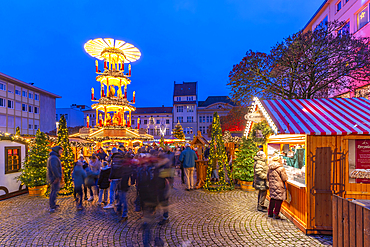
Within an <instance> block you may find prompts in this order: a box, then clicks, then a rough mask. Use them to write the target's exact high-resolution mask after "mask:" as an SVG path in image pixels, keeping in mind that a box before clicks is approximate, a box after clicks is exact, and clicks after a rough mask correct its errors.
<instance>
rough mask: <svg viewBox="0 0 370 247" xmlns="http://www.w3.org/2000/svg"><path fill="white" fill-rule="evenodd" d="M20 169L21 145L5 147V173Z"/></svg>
mask: <svg viewBox="0 0 370 247" xmlns="http://www.w3.org/2000/svg"><path fill="white" fill-rule="evenodd" d="M20 169H21V147H5V174H8V173H14V172H18V171H19V170H20Z"/></svg>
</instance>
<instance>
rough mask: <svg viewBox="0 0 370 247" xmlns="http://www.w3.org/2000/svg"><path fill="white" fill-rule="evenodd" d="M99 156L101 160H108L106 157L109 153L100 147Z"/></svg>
mask: <svg viewBox="0 0 370 247" xmlns="http://www.w3.org/2000/svg"><path fill="white" fill-rule="evenodd" d="M97 156H98V159H99V161H100V162H102V161H105V160H106V157H107V156H108V155H107V154H106V153H105V152H104V150H103V149H102V148H100V149H99V152H98V154H97Z"/></svg>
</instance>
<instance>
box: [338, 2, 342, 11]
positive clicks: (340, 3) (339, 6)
mask: <svg viewBox="0 0 370 247" xmlns="http://www.w3.org/2000/svg"><path fill="white" fill-rule="evenodd" d="M341 8H342V1H339V2H338V3H337V12H338V11H339V10H340V9H341Z"/></svg>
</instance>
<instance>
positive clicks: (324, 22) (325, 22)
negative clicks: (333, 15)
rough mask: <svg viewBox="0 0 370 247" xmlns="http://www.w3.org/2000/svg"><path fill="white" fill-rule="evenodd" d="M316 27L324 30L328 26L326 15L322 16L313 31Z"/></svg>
mask: <svg viewBox="0 0 370 247" xmlns="http://www.w3.org/2000/svg"><path fill="white" fill-rule="evenodd" d="M318 28H324V29H325V30H326V29H327V28H328V16H325V17H324V19H323V20H322V21H321V22H320V23H319V24H318V25H317V26H316V28H315V30H314V31H316V29H318Z"/></svg>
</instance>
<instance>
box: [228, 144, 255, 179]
mask: <svg viewBox="0 0 370 247" xmlns="http://www.w3.org/2000/svg"><path fill="white" fill-rule="evenodd" d="M257 152H258V148H257V146H256V143H255V142H254V141H253V140H252V139H249V138H248V139H246V138H245V137H243V139H242V143H241V145H240V147H239V151H238V152H237V153H236V158H235V163H234V167H233V173H234V178H235V179H238V180H240V181H244V182H253V178H254V159H253V158H254V156H255V155H256V154H257Z"/></svg>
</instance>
